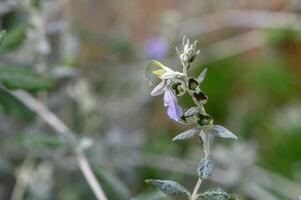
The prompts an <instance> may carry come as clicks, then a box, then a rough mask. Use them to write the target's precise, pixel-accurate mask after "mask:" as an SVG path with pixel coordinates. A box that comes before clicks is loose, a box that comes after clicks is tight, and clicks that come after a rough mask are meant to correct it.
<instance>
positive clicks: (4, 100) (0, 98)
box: [0, 88, 35, 123]
mask: <svg viewBox="0 0 301 200" xmlns="http://www.w3.org/2000/svg"><path fill="white" fill-rule="evenodd" d="M0 110H1V112H5V114H6V115H8V116H10V117H14V118H15V119H17V120H19V121H20V122H24V123H29V122H31V121H32V120H33V119H34V118H35V113H33V112H32V111H31V110H30V109H28V108H27V107H26V106H25V105H24V104H23V103H22V102H20V100H19V99H17V98H16V97H14V96H13V95H12V94H10V93H9V92H7V91H6V90H4V89H3V88H0Z"/></svg>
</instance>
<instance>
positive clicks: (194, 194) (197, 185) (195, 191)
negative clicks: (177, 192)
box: [191, 178, 203, 200]
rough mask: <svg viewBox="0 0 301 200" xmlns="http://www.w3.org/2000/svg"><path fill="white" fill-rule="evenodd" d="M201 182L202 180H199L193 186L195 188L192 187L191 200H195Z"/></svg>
mask: <svg viewBox="0 0 301 200" xmlns="http://www.w3.org/2000/svg"><path fill="white" fill-rule="evenodd" d="M202 181H203V180H202V179H200V178H199V179H198V182H197V183H196V184H195V187H194V189H193V192H192V195H191V200H196V198H197V194H198V191H199V189H200V186H201V185H202Z"/></svg>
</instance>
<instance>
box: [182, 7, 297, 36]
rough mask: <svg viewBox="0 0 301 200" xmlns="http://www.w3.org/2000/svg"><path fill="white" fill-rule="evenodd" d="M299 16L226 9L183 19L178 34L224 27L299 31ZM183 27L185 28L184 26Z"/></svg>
mask: <svg viewBox="0 0 301 200" xmlns="http://www.w3.org/2000/svg"><path fill="white" fill-rule="evenodd" d="M300 19H301V16H300V15H297V14H294V13H289V12H282V11H281V12H276V11H266V10H228V11H223V12H216V13H211V14H207V15H205V16H202V17H201V18H198V19H191V20H188V21H184V22H183V23H182V24H180V25H177V26H178V27H179V34H180V35H183V34H186V35H189V36H198V35H200V34H205V33H209V32H212V31H217V30H220V29H224V28H255V29H289V30H294V31H301V21H300ZM184 27H185V28H184Z"/></svg>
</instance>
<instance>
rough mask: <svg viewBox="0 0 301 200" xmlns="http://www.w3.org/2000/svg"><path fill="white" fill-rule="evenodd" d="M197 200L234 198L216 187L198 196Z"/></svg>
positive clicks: (232, 199) (228, 199) (226, 199)
mask: <svg viewBox="0 0 301 200" xmlns="http://www.w3.org/2000/svg"><path fill="white" fill-rule="evenodd" d="M197 200H235V198H234V197H232V196H231V195H230V194H228V193H226V192H225V191H224V190H222V189H221V188H219V187H216V188H212V189H210V190H208V191H207V192H204V193H202V194H199V195H198V198H197Z"/></svg>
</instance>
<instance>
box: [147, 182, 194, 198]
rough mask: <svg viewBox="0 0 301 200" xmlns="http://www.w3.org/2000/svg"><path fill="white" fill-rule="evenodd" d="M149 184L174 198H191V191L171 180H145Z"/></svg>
mask: <svg viewBox="0 0 301 200" xmlns="http://www.w3.org/2000/svg"><path fill="white" fill-rule="evenodd" d="M145 182H146V183H147V184H150V185H153V186H155V187H156V188H157V189H159V190H160V191H162V192H163V193H165V194H167V195H169V196H172V197H178V196H182V195H187V196H190V193H189V191H188V190H187V189H186V188H185V187H183V186H182V185H180V184H178V183H176V182H174V181H170V180H155V179H148V180H145Z"/></svg>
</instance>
